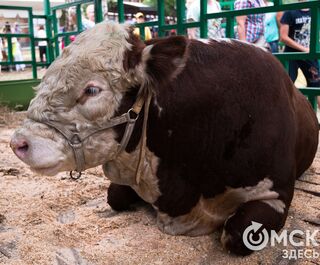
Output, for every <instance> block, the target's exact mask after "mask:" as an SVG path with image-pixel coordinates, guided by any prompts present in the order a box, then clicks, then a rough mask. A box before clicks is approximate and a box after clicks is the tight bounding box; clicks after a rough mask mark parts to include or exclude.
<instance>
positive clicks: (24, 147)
mask: <svg viewBox="0 0 320 265" xmlns="http://www.w3.org/2000/svg"><path fill="white" fill-rule="evenodd" d="M28 149H29V145H28V144H27V143H26V142H23V143H21V145H20V146H18V148H17V150H18V151H19V152H22V153H26V152H27V151H28Z"/></svg>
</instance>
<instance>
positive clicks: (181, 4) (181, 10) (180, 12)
mask: <svg viewBox="0 0 320 265" xmlns="http://www.w3.org/2000/svg"><path fill="white" fill-rule="evenodd" d="M176 1H177V33H178V35H184V34H185V33H186V30H185V29H184V25H183V23H184V22H185V17H186V16H185V0H176Z"/></svg>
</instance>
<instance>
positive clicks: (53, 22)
mask: <svg viewBox="0 0 320 265" xmlns="http://www.w3.org/2000/svg"><path fill="white" fill-rule="evenodd" d="M43 1H44V11H45V12H44V13H45V14H44V15H42V16H35V15H33V13H32V8H30V7H13V6H0V9H14V10H25V11H27V12H28V16H29V33H28V34H0V37H6V38H7V39H8V55H9V60H8V62H1V65H13V64H18V63H26V64H31V65H32V70H33V71H32V72H33V78H34V79H36V78H37V66H43V65H49V64H50V63H51V62H52V61H53V60H54V59H55V58H56V57H57V56H59V54H60V47H59V43H60V40H61V39H64V41H65V45H68V44H69V42H70V39H69V37H70V36H73V35H77V34H79V33H80V32H81V31H83V28H82V14H81V13H82V12H81V6H82V5H83V4H90V3H92V4H94V5H95V20H96V22H100V21H102V20H103V16H102V0H79V1H74V2H72V3H67V4H63V5H59V6H55V7H52V8H50V1H49V0H43ZM273 2H274V6H268V7H261V8H251V9H244V10H233V3H234V1H230V0H227V1H223V0H221V1H220V3H221V6H222V9H223V11H222V12H219V13H213V14H208V13H207V0H200V21H198V22H188V21H187V20H186V10H185V0H176V20H177V23H176V24H166V23H165V1H163V0H158V1H157V12H158V19H157V20H156V21H148V22H145V23H140V24H136V26H137V27H138V28H139V29H140V34H141V37H142V38H144V28H145V27H157V28H158V35H159V37H163V36H165V33H166V31H169V30H172V29H175V30H176V31H177V33H178V34H180V35H184V34H186V33H187V29H188V28H194V27H197V28H199V29H200V36H201V37H202V38H206V37H207V34H208V29H207V25H208V23H207V22H208V20H210V19H215V18H224V20H225V22H226V23H225V32H226V37H228V38H230V37H234V25H235V17H237V16H243V15H249V14H259V13H269V12H279V11H286V10H296V9H302V8H310V10H311V39H310V51H309V53H302V52H299V53H278V54H275V56H276V57H277V58H278V59H279V60H280V61H281V62H282V63H283V64H284V65H286V62H287V61H288V60H292V59H320V41H319V36H320V34H319V31H320V1H319V0H315V1H308V2H299V3H294V4H282V0H273ZM70 7H73V8H74V9H75V10H76V18H77V19H76V21H77V22H76V24H77V27H76V31H71V32H59V25H58V18H57V12H58V10H63V9H67V8H70ZM117 7H118V19H119V22H120V23H123V22H125V13H124V3H123V0H118V1H117ZM34 18H44V19H45V20H46V31H47V38H45V39H44V40H46V41H47V42H48V52H47V62H46V63H44V64H43V63H39V62H36V57H35V41H37V40H43V39H39V38H36V37H34V34H33V19H34ZM13 37H28V38H30V42H31V55H32V61H24V62H15V61H14V60H13V55H12V38H13ZM15 85H16V83H15ZM2 91H3V88H2V85H1V82H0V101H1V97H2ZM301 91H302V92H303V93H304V94H305V95H306V96H307V97H308V99H309V100H310V101H311V104H312V105H313V106H314V108H316V96H317V95H320V89H319V88H313V89H310V88H307V89H301Z"/></svg>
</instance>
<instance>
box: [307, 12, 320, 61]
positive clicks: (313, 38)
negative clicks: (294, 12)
mask: <svg viewBox="0 0 320 265" xmlns="http://www.w3.org/2000/svg"><path fill="white" fill-rule="evenodd" d="M319 10H320V9H319V8H313V9H311V29H310V47H309V49H310V51H309V52H310V53H311V54H314V55H315V53H316V49H317V45H319V44H318V42H319V28H318V27H319V25H317V23H318V21H319V18H318V17H319Z"/></svg>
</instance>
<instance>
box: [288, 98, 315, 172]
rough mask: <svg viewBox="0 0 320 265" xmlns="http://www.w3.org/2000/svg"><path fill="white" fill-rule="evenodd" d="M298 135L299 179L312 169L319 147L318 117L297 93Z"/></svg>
mask: <svg viewBox="0 0 320 265" xmlns="http://www.w3.org/2000/svg"><path fill="white" fill-rule="evenodd" d="M294 103H295V115H296V121H297V128H298V135H297V142H296V152H295V153H296V161H297V178H298V177H300V176H301V174H302V173H303V172H304V171H305V170H306V169H308V168H309V167H310V165H311V164H312V161H313V159H314V156H315V154H316V152H317V147H318V133H319V125H318V120H317V117H316V115H315V113H314V110H313V109H312V107H311V105H310V103H309V102H307V100H306V98H305V96H303V95H302V94H300V93H299V92H297V93H296V97H295V100H294Z"/></svg>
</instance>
